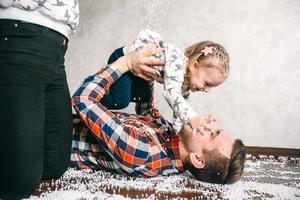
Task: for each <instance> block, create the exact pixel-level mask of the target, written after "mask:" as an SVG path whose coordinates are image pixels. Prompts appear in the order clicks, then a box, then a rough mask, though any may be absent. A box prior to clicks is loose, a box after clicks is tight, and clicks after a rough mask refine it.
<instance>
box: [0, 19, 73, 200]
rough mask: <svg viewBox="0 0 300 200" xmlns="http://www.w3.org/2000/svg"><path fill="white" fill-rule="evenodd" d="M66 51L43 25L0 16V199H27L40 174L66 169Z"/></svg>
mask: <svg viewBox="0 0 300 200" xmlns="http://www.w3.org/2000/svg"><path fill="white" fill-rule="evenodd" d="M66 49H67V45H66V41H65V38H64V37H63V36H61V35H60V34H58V33H56V32H54V31H51V30H49V29H48V28H45V27H41V26H37V25H33V24H30V23H23V22H20V21H14V20H0V106H1V108H0V159H1V164H0V199H1V198H4V199H6V198H24V197H27V196H29V195H30V194H32V192H33V191H34V189H35V188H36V187H37V186H38V184H39V183H40V180H41V179H42V177H44V178H58V177H59V176H60V175H61V174H62V173H63V172H64V171H65V169H66V166H67V163H68V162H69V159H70V154H69V152H70V148H71V147H70V144H71V128H70V121H71V109H70V105H69V93H68V88H67V84H66V79H65V71H64V66H63V62H64V54H65V51H66ZM68 113H69V114H68ZM45 118H46V120H45ZM54 118H55V120H54ZM60 120H61V121H60ZM55 170H56V171H55Z"/></svg>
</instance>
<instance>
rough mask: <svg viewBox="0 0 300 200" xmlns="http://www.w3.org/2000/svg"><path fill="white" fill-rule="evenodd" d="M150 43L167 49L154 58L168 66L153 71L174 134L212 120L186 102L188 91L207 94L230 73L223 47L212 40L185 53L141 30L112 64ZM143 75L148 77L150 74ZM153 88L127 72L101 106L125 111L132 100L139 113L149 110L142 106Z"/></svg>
mask: <svg viewBox="0 0 300 200" xmlns="http://www.w3.org/2000/svg"><path fill="white" fill-rule="evenodd" d="M149 43H155V44H156V45H157V46H159V47H163V48H164V49H165V51H164V52H163V53H160V54H158V55H156V56H155V57H157V58H158V59H163V60H165V66H164V67H163V68H162V67H158V66H153V68H154V69H155V71H156V73H157V75H158V76H157V77H156V78H155V79H156V80H157V81H158V82H163V84H164V96H165V98H166V100H167V102H168V103H169V105H170V107H171V108H172V110H173V112H174V113H173V125H174V129H175V131H177V132H178V131H180V129H181V128H182V127H183V125H184V124H189V125H190V126H191V127H192V128H193V129H197V128H201V127H202V126H203V125H205V124H206V123H207V121H211V119H208V118H204V117H201V116H200V115H198V114H197V113H196V112H195V111H194V109H193V108H192V107H191V106H190V105H189V104H188V103H187V102H186V99H187V98H188V96H189V91H192V92H196V91H202V92H208V91H209V90H210V89H211V88H212V87H216V86H218V85H220V84H222V83H223V82H224V81H225V79H226V78H227V76H228V71H229V56H228V53H227V52H226V50H225V49H224V47H222V46H221V45H220V44H217V43H214V42H211V41H203V42H199V43H196V44H194V45H192V46H190V47H188V48H187V49H186V50H185V53H183V52H182V51H181V50H180V49H179V48H178V47H176V46H174V45H173V44H170V43H165V42H164V40H163V39H162V37H161V36H160V35H159V34H158V33H156V32H154V31H151V30H142V31H141V32H140V33H139V35H138V37H137V39H136V40H134V42H133V44H132V45H129V46H125V47H123V48H120V49H117V50H116V51H115V52H114V53H113V54H112V55H111V57H110V59H109V63H111V62H113V61H114V60H116V59H117V58H118V57H120V56H123V55H124V53H125V54H126V52H130V51H134V50H138V49H141V48H144V47H145V46H146V45H149ZM135 75H137V74H135ZM144 75H146V76H147V75H148V74H147V72H145V74H144ZM144 75H143V76H144ZM139 76H141V75H139ZM151 86H152V87H153V85H152V84H151V82H146V81H144V80H141V79H140V78H138V77H137V76H134V72H128V73H126V74H124V75H123V76H122V77H121V78H120V79H119V80H118V81H116V83H115V84H114V85H112V87H111V90H110V93H109V94H108V95H107V96H106V97H105V98H104V99H102V101H101V103H102V104H103V105H104V106H106V107H107V108H108V109H122V108H124V107H126V106H127V105H128V104H129V102H130V101H132V102H136V103H137V106H136V110H137V113H138V114H139V113H140V112H141V108H143V107H148V105H147V104H146V105H145V104H143V103H144V102H148V100H149V99H150V98H151V96H152V94H151ZM150 102H151V101H150Z"/></svg>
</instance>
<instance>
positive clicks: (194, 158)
mask: <svg viewBox="0 0 300 200" xmlns="http://www.w3.org/2000/svg"><path fill="white" fill-rule="evenodd" d="M189 157H190V162H191V164H192V165H193V166H194V167H195V168H197V169H202V168H203V167H204V166H205V160H204V156H203V153H195V152H192V153H190V156H189Z"/></svg>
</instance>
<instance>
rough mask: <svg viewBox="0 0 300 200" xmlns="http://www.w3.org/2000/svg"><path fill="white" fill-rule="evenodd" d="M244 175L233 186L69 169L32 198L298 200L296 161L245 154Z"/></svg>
mask: <svg viewBox="0 0 300 200" xmlns="http://www.w3.org/2000/svg"><path fill="white" fill-rule="evenodd" d="M247 158H248V160H247V161H246V165H245V171H244V176H243V178H242V180H241V181H239V182H238V183H235V184H233V185H214V184H207V183H203V182H200V181H196V180H194V179H192V178H191V176H190V174H189V173H184V174H181V175H176V176H169V177H164V176H158V177H154V178H133V177H125V176H121V175H116V174H111V173H108V172H103V171H97V172H93V171H91V170H83V171H78V170H74V169H69V170H68V171H67V172H66V173H65V174H64V176H63V177H62V178H61V179H60V180H57V181H55V182H54V181H53V182H48V183H43V184H41V186H40V188H39V189H38V190H37V193H41V195H40V196H31V197H30V198H29V199H30V200H36V199H39V200H40V199H57V200H64V199H66V200H73V199H74V200H75V199H80V200H83V199H118V200H119V199H120V200H121V199H239V200H240V199H300V159H299V158H291V159H288V158H286V157H279V158H278V159H274V157H272V156H270V157H266V156H260V159H259V160H257V159H256V157H253V156H251V155H247Z"/></svg>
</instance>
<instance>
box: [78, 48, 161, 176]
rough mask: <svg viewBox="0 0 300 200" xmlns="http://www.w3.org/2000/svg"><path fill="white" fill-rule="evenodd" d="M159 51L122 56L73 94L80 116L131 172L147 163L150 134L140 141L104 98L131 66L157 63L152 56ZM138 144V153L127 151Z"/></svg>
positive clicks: (123, 166)
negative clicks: (107, 107) (105, 104)
mask: <svg viewBox="0 0 300 200" xmlns="http://www.w3.org/2000/svg"><path fill="white" fill-rule="evenodd" d="M157 51H158V50H143V51H142V52H134V53H132V54H131V55H128V56H127V59H126V58H125V56H124V57H121V58H120V59H118V60H117V61H116V62H114V63H113V64H112V65H111V66H109V67H107V68H106V69H104V70H101V71H100V72H98V73H96V74H95V75H92V76H89V77H88V78H87V79H85V81H84V82H83V84H82V85H81V86H80V87H79V89H78V90H77V91H76V92H75V94H74V95H73V97H72V104H73V106H74V108H75V110H76V112H77V113H78V114H79V116H80V118H81V119H82V120H83V121H84V123H85V124H86V125H87V127H88V128H89V129H90V130H91V131H92V133H93V134H94V136H95V137H96V138H97V140H98V141H99V143H100V144H101V145H102V146H103V148H105V149H106V150H107V153H109V154H110V155H111V156H112V157H113V158H114V159H115V161H116V162H117V163H119V164H120V165H121V166H122V168H123V169H124V170H125V171H127V172H128V173H131V172H132V171H133V169H134V168H136V167H138V166H140V165H142V164H144V163H145V161H146V159H147V157H148V153H149V151H148V150H149V143H148V142H147V138H146V137H145V139H143V140H141V141H137V139H136V133H134V131H133V130H131V129H129V128H128V127H126V126H125V125H124V124H123V123H122V122H121V121H120V120H119V118H118V117H117V116H115V115H114V114H113V113H112V112H110V111H109V110H107V109H106V108H105V107H104V106H103V105H102V104H101V103H100V100H101V98H103V96H104V95H105V94H106V93H107V91H108V90H109V87H110V85H111V84H112V83H113V82H114V81H116V80H117V79H118V78H119V77H120V76H121V75H122V74H123V73H125V72H127V71H128V68H129V67H128V65H131V66H130V67H139V66H140V65H143V64H145V63H156V62H157V61H156V60H153V58H151V57H149V56H150V54H151V55H153V53H155V52H157ZM144 54H145V55H144ZM141 137H143V136H141ZM135 142H137V143H135ZM133 144H135V145H133ZM137 144H138V145H139V148H138V149H139V151H138V152H132V153H131V154H132V155H131V154H130V153H128V152H126V150H127V147H129V146H130V147H131V148H136V145H137ZM133 154H134V155H133Z"/></svg>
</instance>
